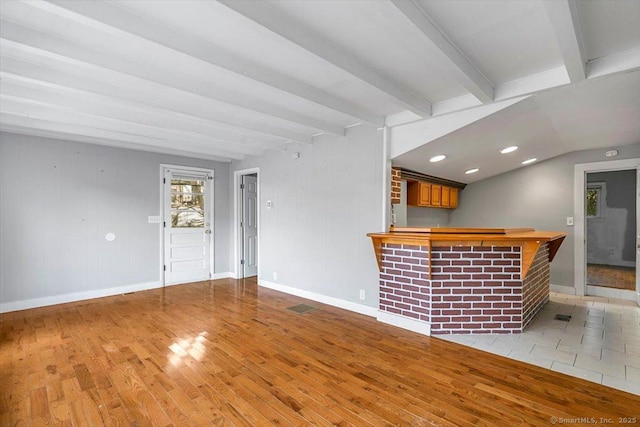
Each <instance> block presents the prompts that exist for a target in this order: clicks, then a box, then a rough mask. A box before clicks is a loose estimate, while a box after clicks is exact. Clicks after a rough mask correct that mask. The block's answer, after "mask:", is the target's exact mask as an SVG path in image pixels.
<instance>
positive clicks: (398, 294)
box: [380, 243, 431, 322]
mask: <svg viewBox="0 0 640 427" xmlns="http://www.w3.org/2000/svg"><path fill="white" fill-rule="evenodd" d="M428 257H429V248H428V247H427V246H413V245H394V244H389V243H388V244H385V245H384V247H383V248H382V272H381V273H380V310H383V311H388V312H389V313H393V314H399V315H401V316H405V317H410V318H412V319H417V320H422V321H425V322H429V309H430V306H431V302H430V301H431V286H430V283H429V258H428Z"/></svg>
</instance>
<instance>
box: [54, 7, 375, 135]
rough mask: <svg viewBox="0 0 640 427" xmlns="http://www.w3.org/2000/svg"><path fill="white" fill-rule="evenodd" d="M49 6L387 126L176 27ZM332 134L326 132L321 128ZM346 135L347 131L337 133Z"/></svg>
mask: <svg viewBox="0 0 640 427" xmlns="http://www.w3.org/2000/svg"><path fill="white" fill-rule="evenodd" d="M49 3H51V4H54V5H56V6H59V7H61V8H64V9H66V10H68V11H71V12H73V13H75V14H78V15H81V16H83V17H85V18H90V19H93V20H96V21H98V22H100V23H102V24H105V25H108V26H110V27H113V28H117V29H119V30H120V31H122V32H124V33H127V34H129V35H135V36H137V37H140V38H143V39H145V40H148V41H151V42H153V43H156V44H158V45H160V46H163V47H166V48H168V49H172V50H174V51H177V52H180V53H183V54H185V55H188V56H191V57H193V58H196V59H199V60H201V61H204V62H207V63H209V64H211V65H213V66H215V67H219V68H221V69H224V70H227V71H229V72H232V73H235V74H237V75H240V76H242V77H245V78H249V79H252V80H255V81H258V82H260V83H263V84H265V85H268V86H271V87H273V88H276V89H278V90H280V91H283V92H286V93H289V94H291V95H294V96H297V97H299V98H301V99H303V100H306V101H308V102H312V103H314V104H316V105H320V106H322V107H325V108H327V109H330V110H333V111H337V112H340V113H342V114H345V115H347V116H350V117H355V118H358V119H360V120H364V121H366V122H368V123H371V124H373V125H377V124H382V123H384V118H383V117H382V116H377V115H375V114H371V113H370V112H368V111H365V110H363V109H362V108H361V107H359V106H356V105H355V104H352V103H351V102H349V101H346V100H344V99H341V98H338V97H336V96H333V95H331V94H328V93H326V92H324V91H321V90H319V89H318V88H315V87H313V86H311V85H308V84H306V83H304V82H301V81H298V80H296V79H293V78H291V77H290V76H286V75H283V74H281V73H278V72H276V71H273V70H271V69H269V68H267V67H264V66H262V65H260V64H258V63H257V62H253V61H250V60H247V59H244V58H241V57H239V56H237V55H234V54H232V53H229V52H228V51H226V50H224V49H221V48H219V47H218V46H216V45H214V44H212V43H208V42H206V41H204V40H202V39H199V38H197V37H192V36H190V35H188V34H186V33H184V32H180V31H179V30H178V29H176V28H172V27H170V26H166V25H163V24H160V23H158V22H153V21H150V20H148V19H144V18H143V17H141V16H138V15H136V14H133V13H130V12H128V11H126V10H125V9H123V8H121V7H118V6H115V5H112V4H109V3H106V2H79V1H68V0H49ZM321 130H324V131H328V130H326V129H321ZM329 133H334V134H337V135H344V131H341V132H335V131H330V132H329Z"/></svg>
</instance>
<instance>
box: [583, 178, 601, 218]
mask: <svg viewBox="0 0 640 427" xmlns="http://www.w3.org/2000/svg"><path fill="white" fill-rule="evenodd" d="M604 185H605V184H604V182H602V183H589V184H587V193H586V195H585V202H586V208H587V209H586V211H587V212H586V213H587V215H586V216H587V218H601V217H602V215H603V206H604V197H605V191H604Z"/></svg>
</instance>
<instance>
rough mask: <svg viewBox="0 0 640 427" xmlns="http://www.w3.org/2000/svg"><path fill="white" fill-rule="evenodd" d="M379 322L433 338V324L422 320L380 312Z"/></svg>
mask: <svg viewBox="0 0 640 427" xmlns="http://www.w3.org/2000/svg"><path fill="white" fill-rule="evenodd" d="M377 318H378V321H379V322H382V323H386V324H387V325H391V326H396V327H398V328H402V329H407V330H409V331H412V332H416V333H418V334H422V335H427V336H431V323H428V322H422V321H420V320H414V319H409V318H407V317H404V316H398V315H397V314H392V313H389V312H386V311H381V310H379V311H378V316H377Z"/></svg>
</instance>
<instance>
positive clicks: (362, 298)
mask: <svg viewBox="0 0 640 427" xmlns="http://www.w3.org/2000/svg"><path fill="white" fill-rule="evenodd" d="M360 300H361V301H363V300H364V289H360Z"/></svg>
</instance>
